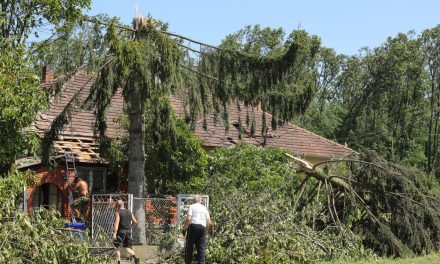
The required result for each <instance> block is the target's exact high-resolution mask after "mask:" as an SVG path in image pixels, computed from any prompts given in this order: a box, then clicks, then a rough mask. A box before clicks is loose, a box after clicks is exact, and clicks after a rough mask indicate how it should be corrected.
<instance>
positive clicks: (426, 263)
mask: <svg viewBox="0 0 440 264" xmlns="http://www.w3.org/2000/svg"><path fill="white" fill-rule="evenodd" d="M330 263H331V264H370V263H374V264H440V252H439V253H436V254H430V255H427V256H423V257H416V258H404V259H399V258H398V259H377V260H364V261H358V262H353V261H336V262H322V263H320V264H330Z"/></svg>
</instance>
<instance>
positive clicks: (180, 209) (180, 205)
mask: <svg viewBox="0 0 440 264" xmlns="http://www.w3.org/2000/svg"><path fill="white" fill-rule="evenodd" d="M194 196H196V195H195V194H179V195H177V228H179V229H180V226H181V225H182V224H184V221H185V218H186V215H187V213H188V210H189V206H190V205H191V204H192V203H193V201H194ZM199 196H200V198H202V204H203V205H204V206H206V208H207V209H209V196H208V195H199Z"/></svg>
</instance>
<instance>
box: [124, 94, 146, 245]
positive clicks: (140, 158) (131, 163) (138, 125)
mask: <svg viewBox="0 0 440 264" xmlns="http://www.w3.org/2000/svg"><path fill="white" fill-rule="evenodd" d="M130 96H131V98H130V99H131V100H130V101H129V102H130V103H129V107H128V118H129V127H128V133H129V143H128V152H129V153H128V192H129V193H131V194H133V198H134V201H133V203H136V202H139V201H141V202H142V201H143V199H142V200H139V199H136V198H143V197H144V184H145V156H144V155H145V154H144V153H145V151H144V141H145V131H144V122H143V121H144V119H143V109H142V102H141V96H140V91H139V87H134V89H133V92H132V94H131V95H130ZM133 210H134V212H133V213H134V215H135V216H136V219H137V221H138V224H137V225H136V226H135V230H134V232H135V233H138V234H139V237H140V241H139V242H140V243H141V244H145V243H146V233H145V206H136V207H133Z"/></svg>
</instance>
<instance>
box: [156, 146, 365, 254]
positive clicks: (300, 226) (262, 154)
mask: <svg viewBox="0 0 440 264" xmlns="http://www.w3.org/2000/svg"><path fill="white" fill-rule="evenodd" d="M303 179H304V175H302V174H299V173H295V172H294V170H292V168H291V167H290V165H289V162H288V160H287V157H286V156H285V155H284V154H283V152H282V151H280V150H272V149H265V148H256V147H253V146H250V145H238V146H236V147H234V148H228V149H226V148H222V149H218V150H216V151H215V152H214V153H212V155H211V156H210V157H209V163H208V175H207V176H206V180H205V181H204V182H203V183H202V184H201V185H199V186H198V187H197V188H193V189H192V190H188V191H189V192H200V193H207V194H208V195H209V196H210V211H211V217H212V219H213V222H214V227H213V232H212V234H211V235H210V236H209V238H208V247H207V252H206V253H207V263H316V262H317V261H319V260H328V259H337V258H346V259H353V260H354V259H357V258H363V257H365V256H367V255H368V254H370V253H369V251H368V250H364V249H363V247H362V245H361V244H360V242H359V241H360V240H359V238H358V237H356V236H355V235H354V234H353V233H351V232H350V231H349V230H345V231H340V230H338V229H334V228H331V227H329V228H326V229H322V230H318V229H314V228H313V227H312V226H311V225H309V224H310V223H312V222H313V213H310V212H313V211H314V205H310V206H308V207H306V208H304V209H303V210H302V212H297V211H296V210H294V204H295V200H296V198H297V193H295V190H296V188H297V187H298V186H299V185H300V182H301V180H303ZM161 261H162V263H181V262H182V259H181V256H179V255H178V254H175V253H174V254H168V255H164V256H162V259H161Z"/></svg>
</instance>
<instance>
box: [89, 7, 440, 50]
mask: <svg viewBox="0 0 440 264" xmlns="http://www.w3.org/2000/svg"><path fill="white" fill-rule="evenodd" d="M135 5H137V7H138V10H139V11H140V12H141V13H142V14H144V15H147V14H149V13H150V14H151V15H152V16H153V17H154V18H156V19H160V20H162V21H165V22H168V23H169V25H170V27H169V31H171V32H175V33H179V34H183V35H185V36H188V37H190V38H193V39H196V40H199V41H202V42H206V43H209V44H213V45H217V44H219V43H220V41H221V40H222V38H223V37H224V36H226V35H227V34H230V33H233V32H235V31H237V30H239V29H241V28H242V27H244V26H245V25H254V24H260V25H261V26H269V27H282V28H283V29H284V30H285V31H286V32H287V33H290V32H291V31H292V30H294V29H298V28H300V29H304V30H306V31H307V32H309V33H310V34H315V35H318V36H320V37H321V39H322V43H323V45H324V46H326V47H329V48H334V49H335V50H336V51H337V52H338V53H344V54H349V55H353V54H356V53H357V52H358V51H359V49H360V48H362V47H370V48H373V47H377V46H379V45H380V44H381V43H383V42H384V41H385V40H386V38H387V37H389V36H395V35H396V34H397V33H399V32H404V33H406V32H408V31H409V30H415V31H416V32H417V33H420V32H421V31H422V30H424V29H427V28H432V27H434V26H436V25H437V24H440V12H439V10H440V1H439V0H417V1H414V0H413V1H410V0H400V1H399V0H363V1H360V0H327V1H326V0H314V1H305V0H303V1H296V0H291V1H288V0H266V1H263V0H253V1H252V0H235V1H232V0H222V1H219V0H217V1H209V0H204V1H202V0H186V1H184V0H94V1H93V5H92V9H91V10H90V11H89V14H90V15H94V14H98V13H106V14H108V15H110V16H118V17H120V18H121V20H122V21H123V22H124V23H126V24H129V23H130V21H131V19H132V18H133V16H134V14H135Z"/></svg>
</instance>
